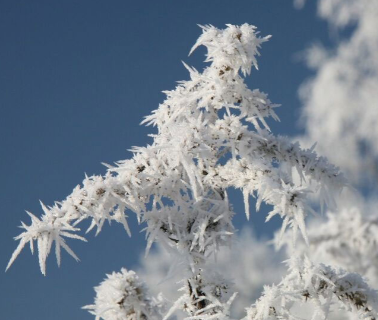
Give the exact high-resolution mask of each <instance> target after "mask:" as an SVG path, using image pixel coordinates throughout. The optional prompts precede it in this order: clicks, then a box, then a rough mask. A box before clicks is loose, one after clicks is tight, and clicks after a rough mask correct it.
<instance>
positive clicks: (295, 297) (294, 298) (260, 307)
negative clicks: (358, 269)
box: [246, 258, 378, 320]
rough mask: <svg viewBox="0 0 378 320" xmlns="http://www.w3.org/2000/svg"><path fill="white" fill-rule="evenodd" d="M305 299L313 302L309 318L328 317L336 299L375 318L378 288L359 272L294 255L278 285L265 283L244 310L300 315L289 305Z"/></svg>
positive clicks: (254, 317)
mask: <svg viewBox="0 0 378 320" xmlns="http://www.w3.org/2000/svg"><path fill="white" fill-rule="evenodd" d="M307 301H311V302H312V303H313V304H314V305H315V311H314V314H313V317H312V319H314V318H315V317H316V316H320V317H321V318H322V319H327V317H328V315H329V313H330V309H331V306H332V305H333V304H335V303H337V304H338V305H339V306H341V307H343V308H345V309H346V310H348V311H352V312H355V313H356V314H358V317H359V318H360V319H369V320H375V319H377V316H378V313H377V311H378V298H377V291H376V290H372V289H371V288H370V287H369V286H368V285H367V284H366V282H365V281H364V280H363V279H362V277H361V276H360V275H359V274H356V273H347V272H345V271H343V270H336V269H333V268H332V267H329V266H325V265H323V264H320V265H313V264H312V263H311V262H310V261H309V260H308V259H307V258H305V259H304V260H303V261H302V259H295V258H294V259H291V260H290V264H289V274H288V275H287V276H286V277H285V278H284V279H283V280H282V281H281V283H280V284H279V285H277V286H271V287H265V289H264V293H263V295H262V297H261V298H260V299H259V300H258V301H257V302H256V303H255V304H254V305H253V306H252V307H251V308H249V309H248V310H247V317H246V320H274V319H277V320H278V319H300V318H299V317H296V316H295V314H294V312H293V309H292V308H293V306H294V304H295V303H298V302H307Z"/></svg>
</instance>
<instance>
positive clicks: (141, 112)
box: [0, 0, 328, 320]
mask: <svg viewBox="0 0 378 320" xmlns="http://www.w3.org/2000/svg"><path fill="white" fill-rule="evenodd" d="M245 22H247V23H250V24H254V25H256V26H257V27H258V28H259V30H261V34H262V35H268V34H271V35H273V37H272V39H271V40H270V41H269V42H268V43H265V44H263V48H262V50H261V54H262V56H261V57H260V59H259V67H260V70H259V71H253V72H252V75H251V77H250V79H249V80H248V83H249V85H250V87H251V88H259V89H261V90H262V91H265V92H267V93H268V94H269V97H270V99H271V100H272V101H273V102H275V103H280V104H282V107H281V108H280V109H279V110H277V113H278V115H279V116H280V118H281V123H279V124H274V125H272V128H273V131H274V132H275V133H279V134H287V135H295V134H297V133H298V132H300V129H299V128H298V126H297V124H298V119H299V108H300V104H299V101H298V98H297V89H298V86H299V85H300V84H301V83H302V82H303V81H304V80H305V79H307V78H308V77H309V76H310V75H311V74H310V72H309V71H308V70H307V69H306V67H305V66H304V65H303V64H301V63H300V62H298V59H296V58H295V57H296V56H297V55H298V52H300V51H301V50H303V49H304V48H305V47H306V46H307V45H309V44H311V43H312V42H316V41H321V42H325V43H327V41H328V40H327V39H328V27H327V25H326V23H325V22H323V21H321V20H319V19H318V18H317V17H316V10H315V4H314V3H308V4H307V6H306V7H305V8H304V9H303V10H301V11H298V10H295V9H294V8H293V5H292V2H291V1H290V0H288V1H282V0H281V1H280V0H247V1H244V0H235V1H223V0H206V1H197V0H196V1H195V0H190V1H181V0H180V1H179V0H176V1H173V0H172V1H166V0H159V1H156V0H150V1H97V0H91V1H90V0H82V1H71V0H66V1H51V0H50V1H26V0H25V1H18V0H12V1H11V0H9V1H6V0H2V1H0V43H1V47H0V70H1V72H0V86H1V95H0V109H1V119H0V122H1V124H0V131H1V132H0V135H1V139H0V144H1V150H2V155H1V158H0V162H1V169H2V187H1V202H0V206H1V207H0V210H1V214H2V223H1V225H0V228H1V232H0V237H1V243H2V245H1V254H0V259H1V260H0V265H2V266H3V268H4V269H5V266H6V264H7V261H8V260H9V258H10V256H11V254H12V252H13V250H14V249H15V247H16V242H14V241H13V239H12V238H13V237H14V236H16V235H17V234H18V233H20V229H19V228H17V226H18V225H20V220H24V221H25V222H27V223H28V222H29V220H28V219H29V218H28V217H27V215H26V214H25V213H24V210H29V211H31V212H33V213H35V214H37V215H39V214H40V213H41V209H40V206H39V202H38V200H39V199H41V200H42V201H43V202H44V203H46V204H52V203H53V201H54V200H61V199H64V198H65V197H66V196H67V195H68V194H69V193H70V192H71V190H72V189H73V187H75V186H76V185H77V184H78V183H80V182H81V181H82V179H83V177H84V173H87V174H88V175H91V174H101V173H104V172H105V168H104V167H103V166H102V165H101V162H107V163H112V162H114V161H117V160H121V159H125V158H128V157H130V153H129V152H127V149H129V148H130V147H131V146H140V145H145V144H147V143H150V142H151V140H150V138H148V137H147V134H148V133H151V132H153V128H149V127H147V128H146V127H143V126H140V125H139V123H140V121H141V120H142V119H143V116H145V115H147V114H149V113H150V112H151V111H152V110H154V109H156V108H157V107H158V104H159V103H160V102H162V101H163V99H164V95H163V94H162V93H161V91H162V90H169V89H173V88H174V86H175V82H176V81H178V80H182V79H187V78H188V74H187V71H186V70H185V68H184V67H183V66H182V63H181V61H185V62H186V63H188V64H189V65H192V66H194V67H196V68H197V69H201V68H202V67H203V66H204V64H203V63H202V61H203V60H204V55H203V54H204V50H203V49H200V50H198V51H197V52H195V53H194V54H193V55H192V56H191V57H188V52H189V50H190V48H191V47H192V45H193V44H194V42H195V41H196V39H197V37H198V36H199V35H200V32H201V30H200V29H199V28H198V27H197V24H213V25H215V26H217V27H222V26H224V24H226V23H232V24H242V23H245ZM234 201H235V209H236V211H237V212H238V213H239V214H238V216H237V218H236V225H237V227H238V228H241V227H242V225H243V224H246V223H247V222H246V220H245V218H244V215H243V207H242V205H240V202H241V196H240V195H236V196H235V197H234ZM263 220H264V214H263V213H257V214H252V216H251V221H250V222H248V224H249V225H250V226H251V227H253V228H254V229H255V232H256V233H257V234H258V236H264V235H269V234H271V232H272V230H273V227H276V226H277V225H278V222H279V221H273V223H272V224H271V225H264V224H263V223H262V222H263ZM129 221H130V223H131V227H132V231H134V232H133V237H132V238H131V239H130V238H128V236H127V235H126V233H125V232H124V231H123V229H122V228H121V227H120V226H118V225H112V226H111V227H109V226H106V227H105V228H104V231H103V232H102V233H101V234H100V235H99V236H97V237H94V235H93V234H89V235H88V237H87V238H88V240H89V243H87V244H85V243H80V242H78V241H70V242H69V244H70V245H71V247H72V248H73V249H74V251H75V252H76V253H77V254H78V255H79V257H80V258H81V262H80V263H76V262H75V261H74V260H73V259H72V258H70V257H69V256H68V255H67V254H64V255H63V261H62V266H61V268H58V267H57V266H56V263H55V261H54V258H53V257H50V259H49V261H48V264H47V276H46V277H43V276H42V274H41V273H40V271H39V268H38V261H37V257H36V256H34V257H33V256H32V255H31V254H30V252H29V251H27V250H28V249H27V250H25V252H23V253H22V254H21V256H20V257H19V258H18V260H16V262H15V264H14V265H13V266H12V268H11V269H10V270H9V271H8V272H7V273H2V274H1V275H0V283H1V288H2V290H1V293H0V295H1V296H0V310H1V311H0V318H2V319H9V320H24V319H38V320H47V319H49V320H50V319H56V320H59V319H67V318H69V319H72V320H76V319H93V318H94V317H93V316H91V315H90V314H88V313H87V312H86V311H83V310H81V309H80V307H81V306H83V305H85V304H89V303H91V302H92V301H93V297H94V292H93V286H95V285H97V284H98V283H99V282H100V281H101V280H102V279H103V278H104V275H105V273H109V272H111V271H113V270H119V269H120V268H121V267H122V266H125V267H127V268H132V267H133V266H135V265H136V264H137V262H138V259H139V256H140V254H141V253H143V250H144V245H145V244H144V240H143V239H144V235H143V234H141V233H139V230H140V229H141V228H140V227H138V226H137V224H136V221H135V217H134V216H133V215H131V214H130V219H129ZM85 227H86V224H85V223H84V224H83V228H85Z"/></svg>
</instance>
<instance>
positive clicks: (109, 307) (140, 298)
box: [84, 268, 164, 320]
mask: <svg viewBox="0 0 378 320" xmlns="http://www.w3.org/2000/svg"><path fill="white" fill-rule="evenodd" d="M95 291H96V298H95V303H94V304H93V305H88V306H85V307H84V309H88V310H90V313H92V314H94V315H95V316H96V320H100V319H104V320H155V319H156V320H158V319H161V317H162V315H161V314H160V312H161V310H162V309H163V307H164V300H163V298H162V297H158V298H157V299H151V298H149V297H148V295H147V293H146V288H145V286H144V284H143V282H142V281H141V280H140V279H139V278H138V276H137V275H136V274H135V272H134V271H131V270H130V271H128V270H126V269H124V268H122V269H121V272H113V273H112V274H108V275H107V278H106V279H105V280H104V281H103V282H101V284H100V285H99V286H98V287H95Z"/></svg>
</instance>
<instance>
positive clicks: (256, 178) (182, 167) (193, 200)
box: [9, 24, 370, 320]
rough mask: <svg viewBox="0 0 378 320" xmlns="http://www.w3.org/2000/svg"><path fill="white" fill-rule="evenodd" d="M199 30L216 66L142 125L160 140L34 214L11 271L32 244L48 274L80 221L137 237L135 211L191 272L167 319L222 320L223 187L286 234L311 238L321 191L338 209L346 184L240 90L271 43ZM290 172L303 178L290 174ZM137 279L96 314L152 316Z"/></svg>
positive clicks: (258, 95) (107, 284) (226, 288)
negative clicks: (215, 258)
mask: <svg viewBox="0 0 378 320" xmlns="http://www.w3.org/2000/svg"><path fill="white" fill-rule="evenodd" d="M202 29H203V33H202V35H201V36H200V38H199V39H198V41H197V43H196V44H195V46H194V47H193V49H192V51H193V50H194V49H196V48H197V47H198V46H200V45H204V46H205V47H206V48H207V50H208V52H207V55H206V56H207V58H206V61H207V62H210V65H209V66H208V67H206V68H205V69H204V70H203V72H202V73H201V72H198V71H197V70H195V69H193V68H190V67H188V66H186V68H187V69H188V71H189V74H190V79H189V80H187V81H181V82H179V84H178V86H177V87H176V88H175V89H174V90H172V91H167V92H166V95H167V98H166V100H165V101H164V102H163V103H162V104H161V105H160V106H159V108H158V109H157V110H156V111H154V112H153V113H152V114H151V115H150V116H148V117H146V118H145V120H144V122H145V123H147V124H152V125H155V126H157V134H154V135H152V137H153V143H152V144H151V145H149V146H147V147H134V148H133V149H132V152H133V157H132V158H131V159H129V160H124V161H119V162H117V163H116V164H115V166H108V171H107V173H106V174H105V175H104V176H93V177H86V179H85V180H84V182H83V185H82V186H78V187H76V188H75V189H74V190H73V193H72V194H71V195H69V196H68V197H67V198H66V199H65V200H64V201H62V202H59V203H56V204H55V205H54V206H52V207H48V208H46V207H43V210H44V212H45V215H44V216H43V217H42V218H41V219H38V218H36V217H34V216H32V219H33V222H32V225H31V226H26V225H24V228H25V229H26V231H25V232H24V233H22V234H21V235H20V236H18V237H17V239H19V240H20V244H19V247H18V248H17V249H16V251H15V253H14V254H13V256H12V258H11V261H10V263H9V265H10V264H11V263H12V262H13V261H14V259H15V258H16V257H17V255H18V254H19V253H20V251H21V249H22V248H23V247H24V245H25V244H26V243H27V242H30V243H31V244H32V243H33V241H34V240H37V242H38V245H39V257H40V266H41V271H42V272H43V273H45V263H46V257H47V255H48V253H49V251H50V248H51V244H52V242H53V241H56V248H57V251H56V252H57V258H58V262H59V261H60V255H59V253H60V246H63V247H64V248H65V249H66V250H67V251H69V253H71V254H72V255H73V256H74V257H76V256H75V255H74V254H73V252H72V251H71V250H70V249H69V248H68V246H66V245H65V242H64V241H63V239H62V236H66V237H71V238H77V239H81V240H83V238H81V237H80V236H77V235H75V234H73V232H76V231H78V229H77V227H76V226H77V225H78V224H79V223H80V222H81V221H83V220H85V219H90V220H91V224H90V227H89V230H90V229H92V228H94V227H97V233H98V232H100V231H101V229H102V226H103V224H104V222H105V221H107V220H108V221H113V220H114V221H117V222H120V223H122V224H123V225H124V227H125V229H126V231H127V232H128V233H129V234H130V231H129V228H128V225H127V221H126V218H127V216H126V211H127V210H128V211H133V212H134V213H136V215H137V217H138V221H139V222H140V223H144V224H145V230H146V236H147V252H148V250H149V249H150V248H151V246H152V244H153V242H155V241H158V242H159V243H160V244H161V245H163V246H164V247H166V248H168V249H169V250H174V251H176V252H177V253H179V255H180V256H181V264H182V266H183V268H185V269H186V271H187V274H188V276H187V277H186V278H185V279H183V289H182V290H183V294H182V295H181V297H180V298H179V299H178V300H177V301H176V302H175V303H174V305H173V307H172V308H171V311H170V312H168V314H167V315H166V316H165V318H167V317H168V316H169V315H170V314H171V313H172V312H174V310H175V309H177V308H181V309H183V310H185V311H186V312H187V314H188V316H189V318H191V319H193V320H194V319H227V318H229V309H230V305H231V303H232V301H233V300H234V298H235V297H236V293H234V292H233V291H232V289H230V284H229V282H227V281H226V280H225V279H224V278H223V277H221V276H220V275H219V274H217V273H216V272H214V271H213V270H211V269H210V268H207V265H206V260H207V259H208V258H209V257H210V256H211V255H213V254H215V253H216V252H217V251H218V249H219V247H220V246H224V245H228V244H230V242H231V241H230V240H231V235H232V234H233V232H234V227H233V224H232V218H233V216H234V212H233V210H232V206H231V204H230V203H229V199H228V194H227V189H228V188H230V187H232V188H239V189H242V191H243V195H244V202H245V206H246V212H247V216H248V215H249V200H248V198H249V195H252V196H255V195H257V197H258V199H257V210H258V208H259V206H260V204H261V203H262V202H265V203H267V204H268V205H271V206H272V207H273V209H272V211H271V212H270V214H269V215H268V217H267V220H269V219H270V218H271V217H272V216H273V215H276V214H278V215H280V216H281V217H282V218H283V224H282V233H283V232H284V231H285V230H286V228H287V227H288V226H291V227H292V228H293V231H294V233H296V232H297V230H300V231H301V233H302V235H303V237H304V238H305V239H307V235H306V227H305V217H306V215H307V214H308V212H310V211H311V209H310V206H309V205H308V199H307V198H308V194H309V193H311V192H320V194H321V196H322V201H323V202H324V203H326V204H327V205H328V206H332V204H333V197H334V196H336V195H337V194H338V193H339V192H340V191H341V189H342V188H343V187H344V186H345V184H346V181H345V179H344V178H343V176H342V175H341V174H340V173H339V171H338V169H337V168H336V167H334V166H333V165H331V164H329V163H328V162H327V161H326V160H325V159H324V158H321V157H318V156H317V155H316V153H315V152H314V151H313V150H312V149H311V150H303V149H301V148H300V146H299V144H293V143H290V142H289V141H288V140H287V139H285V138H281V137H275V136H273V135H272V134H271V133H270V129H269V126H268V124H267V120H268V118H270V117H271V118H273V119H275V120H278V117H277V115H276V114H275V112H274V108H275V107H277V105H275V104H273V103H272V102H271V101H270V100H269V99H268V97H267V95H266V94H265V93H262V92H260V91H259V90H250V89H248V88H247V86H246V85H245V83H244V77H245V76H246V75H247V74H248V75H249V74H250V72H251V69H252V67H255V68H256V69H257V61H256V56H257V55H258V54H259V51H258V50H259V48H260V46H261V44H262V43H263V42H265V41H267V40H268V39H269V36H268V37H260V36H259V35H258V32H257V31H256V27H254V26H250V25H248V24H244V25H242V26H233V25H227V27H226V28H225V29H224V30H220V29H217V28H215V27H213V26H204V27H202ZM293 170H296V171H297V172H298V175H299V179H294V178H293V175H292V174H291V173H292V171H293ZM69 232H70V233H69ZM295 238H296V237H295ZM132 279H134V280H132ZM130 281H131V282H130ZM133 281H134V282H135V283H137V285H136V287H138V288H139V287H140V286H139V282H138V279H137V278H136V276H135V275H134V274H133V273H130V272H127V271H126V270H122V271H121V273H115V274H113V275H110V276H108V279H107V280H105V281H104V282H103V283H102V284H101V285H100V286H99V287H98V288H97V289H96V291H97V298H96V302H95V305H93V306H90V309H91V310H92V311H93V313H94V314H95V315H96V317H97V318H98V319H99V318H100V317H102V318H104V319H117V320H118V319H129V318H130V319H131V318H132V319H141V318H143V319H144V318H149V317H152V316H151V315H150V314H152V313H151V312H152V311H151V312H150V311H149V307H147V305H148V302H147V300H145V299H144V298H143V297H144V296H143V295H142V296H141V295H139V292H138V290H137V289H135V288H136V287H135V288H134V282H133ZM130 283H132V284H130ZM114 286H115V288H113V289H115V291H114V292H115V293H114V294H113V293H112V292H113V291H111V290H113V289H112V287H114ZM130 286H131V287H130ZM117 288H118V289H117ZM133 288H134V289H133ZM305 289H308V288H307V287H305V288H303V290H305ZM117 290H118V291H117ZM109 299H110V300H109ZM114 299H115V300H114ZM105 306H107V307H105ZM146 308H147V309H146ZM151 308H152V309H153V308H155V306H153V307H151ZM367 308H370V305H369V306H367ZM369 310H370V309H369ZM129 316H130V317H129ZM125 317H126V318H125Z"/></svg>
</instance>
